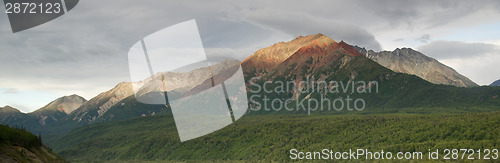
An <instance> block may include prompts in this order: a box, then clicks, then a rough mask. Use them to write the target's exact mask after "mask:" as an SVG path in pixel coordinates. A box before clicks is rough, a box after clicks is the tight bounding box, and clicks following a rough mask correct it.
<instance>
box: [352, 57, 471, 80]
mask: <svg viewBox="0 0 500 163" xmlns="http://www.w3.org/2000/svg"><path fill="white" fill-rule="evenodd" d="M356 49H357V50H358V51H359V52H360V53H362V54H363V55H365V56H366V57H367V58H370V59H372V60H374V61H376V62H377V63H379V64H380V65H382V66H384V67H387V68H389V69H391V70H393V71H395V72H401V73H407V74H412V75H417V76H418V77H420V78H422V79H425V80H427V81H429V82H431V83H434V84H444V85H454V86H457V87H477V86H478V85H477V84H476V83H474V82H473V81H471V80H470V79H468V78H467V77H465V76H463V75H461V74H459V73H458V72H457V71H455V70H454V69H452V68H450V67H448V66H446V65H444V64H442V63H441V62H439V61H437V60H436V59H434V58H430V57H428V56H426V55H424V54H422V53H420V52H418V51H416V50H413V49H411V48H402V49H399V48H397V49H395V50H394V51H392V52H391V51H381V52H375V51H373V50H366V49H365V48H360V47H356Z"/></svg>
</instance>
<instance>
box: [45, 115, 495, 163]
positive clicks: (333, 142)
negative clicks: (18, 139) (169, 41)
mask: <svg viewBox="0 0 500 163" xmlns="http://www.w3.org/2000/svg"><path fill="white" fill-rule="evenodd" d="M498 133H500V112H487V113H484V112H483V113H460V114H450V113H432V114H410V113H390V114H370V115H356V114H345V115H310V116H307V115H272V116H260V115H254V116H244V117H243V118H242V119H240V120H238V121H237V122H235V123H234V124H231V125H229V126H227V127H225V128H223V129H221V130H218V131H216V132H214V133H211V134H209V135H206V136H203V137H200V138H197V139H193V140H190V141H187V142H182V143H181V142H180V141H179V137H178V135H177V131H176V128H175V124H174V121H173V118H172V115H162V116H149V117H141V118H136V119H132V120H126V121H120V122H113V123H102V124H92V125H89V126H86V127H83V128H79V129H76V130H73V131H71V132H70V133H68V134H67V135H65V136H63V137H60V138H57V143H54V142H52V143H53V147H54V150H55V151H56V152H58V153H60V154H61V155H62V156H63V157H65V158H66V159H69V160H70V161H123V160H129V161H130V160H142V161H144V160H149V161H159V160H162V161H164V160H170V161H200V160H213V161H238V160H246V161H252V160H254V161H263V160H268V161H290V158H289V157H290V155H289V150H290V149H297V150H301V151H321V150H322V149H325V148H328V149H332V150H338V151H342V150H349V149H356V148H365V149H369V150H384V151H391V152H399V151H403V152H412V151H417V152H424V153H425V152H426V151H427V150H428V149H431V150H435V149H441V150H442V149H446V148H448V149H453V148H472V149H498V148H500V135H499V134H498ZM426 157H427V156H426ZM424 158H425V157H424Z"/></svg>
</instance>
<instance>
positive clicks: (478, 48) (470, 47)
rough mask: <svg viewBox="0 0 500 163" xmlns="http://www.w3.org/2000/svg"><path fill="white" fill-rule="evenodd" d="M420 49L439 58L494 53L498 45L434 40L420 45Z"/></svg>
mask: <svg viewBox="0 0 500 163" xmlns="http://www.w3.org/2000/svg"><path fill="white" fill-rule="evenodd" d="M418 50H419V51H421V52H423V53H424V54H428V55H429V56H432V57H434V58H437V59H453V58H471V57H478V56H482V55H486V54H489V53H494V52H497V51H498V47H496V45H493V44H485V43H465V42H459V41H433V42H431V43H429V44H427V45H423V46H420V47H418Z"/></svg>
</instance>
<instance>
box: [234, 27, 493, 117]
mask: <svg viewBox="0 0 500 163" xmlns="http://www.w3.org/2000/svg"><path fill="white" fill-rule="evenodd" d="M400 53H404V52H400ZM405 55H407V56H408V55H412V56H413V57H422V54H421V53H418V52H411V53H410V52H405ZM410 58H411V56H410ZM242 65H243V68H244V69H245V70H246V71H245V72H246V73H245V75H246V79H247V80H248V81H249V82H248V86H249V87H248V90H249V99H250V101H251V102H250V103H251V104H250V105H251V110H253V111H256V110H258V111H256V113H252V114H280V113H283V114H287V113H292V114H295V113H307V114H310V113H311V111H310V110H309V109H308V108H313V109H312V110H313V112H314V111H316V110H317V111H316V113H319V114H335V113H342V112H343V111H346V110H348V109H352V110H354V109H355V108H362V107H364V108H365V109H363V111H364V112H365V113H373V112H381V111H382V110H385V112H398V110H400V109H401V108H424V110H425V109H427V110H429V111H430V112H433V111H436V110H439V109H435V108H448V112H464V111H465V112H467V111H472V110H474V111H491V110H496V109H498V107H497V106H499V104H500V100H499V99H498V95H499V94H500V90H499V89H492V88H488V87H474V88H459V87H455V86H448V85H438V84H433V83H430V82H428V81H426V80H423V79H422V78H420V77H418V76H416V75H412V74H407V73H399V72H394V71H392V70H391V69H388V68H386V67H384V66H382V65H380V64H379V63H377V62H375V61H373V60H371V59H369V58H367V57H365V56H364V55H363V54H361V53H360V52H359V51H358V50H357V49H356V48H355V47H352V46H351V45H348V44H347V43H345V42H343V41H341V42H336V41H335V40H333V39H330V38H328V37H327V36H324V35H322V34H317V35H311V36H307V37H298V38H296V39H294V40H292V41H289V42H281V43H277V44H274V45H273V46H270V47H267V48H264V49H261V50H259V51H257V52H255V54H253V55H252V56H250V57H248V58H247V59H246V60H245V61H243V62H242ZM389 67H390V66H389ZM434 75H439V74H434ZM444 75H446V74H444ZM445 78H446V77H445ZM467 80H468V79H467ZM464 81H466V80H465V79H464ZM290 83H292V85H294V86H289V85H290ZM325 83H326V84H325ZM461 83H462V84H463V82H461ZM283 85H285V88H284V89H285V90H284V91H282V90H283ZM465 86H474V84H473V82H472V83H470V82H469V85H462V87H465ZM297 88H299V89H297ZM324 88H327V89H324ZM365 90H368V91H365ZM322 100H323V102H322ZM323 103H324V104H323ZM284 107H286V108H292V109H283V108H284ZM266 109H267V110H266ZM338 110H340V112H339V111H338ZM417 110H418V111H417ZM415 111H416V112H421V111H422V110H421V109H415Z"/></svg>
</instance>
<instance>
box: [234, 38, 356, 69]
mask: <svg viewBox="0 0 500 163" xmlns="http://www.w3.org/2000/svg"><path fill="white" fill-rule="evenodd" d="M338 50H340V52H342V53H344V54H346V55H350V56H362V54H361V53H359V52H358V51H357V50H356V49H355V48H354V47H352V46H351V45H349V44H347V43H345V42H344V41H341V42H337V41H335V40H333V39H331V38H329V37H328V36H325V35H323V34H316V35H309V36H305V37H304V36H299V37H297V38H295V39H294V40H292V41H289V42H279V43H276V44H274V45H272V46H270V47H267V48H263V49H260V50H258V51H257V52H255V53H254V54H253V55H251V56H250V57H248V58H247V59H245V60H244V61H243V62H242V66H243V69H244V71H245V72H248V73H251V74H254V75H256V76H261V75H263V74H267V73H268V72H270V71H271V70H273V69H275V68H276V67H278V65H279V64H281V63H283V62H284V61H285V60H288V59H291V56H293V55H297V56H299V55H307V56H325V55H328V54H332V53H334V52H336V51H338ZM297 56H296V57H293V58H297Z"/></svg>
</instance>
